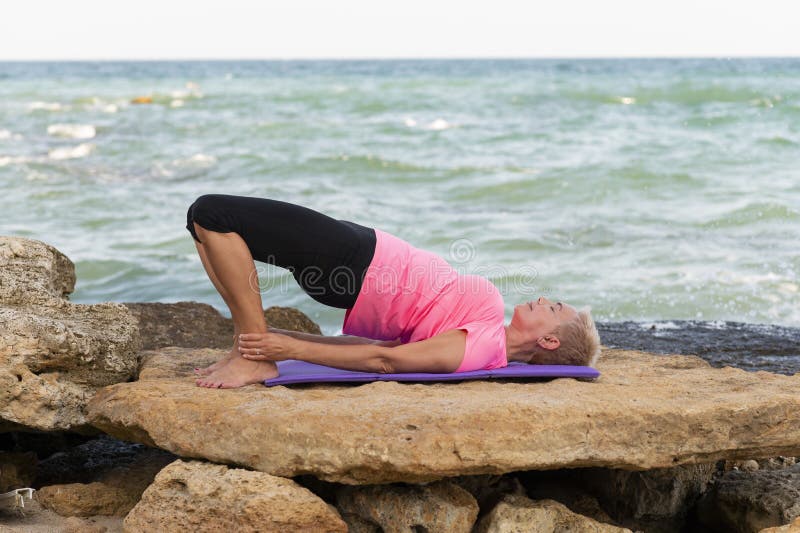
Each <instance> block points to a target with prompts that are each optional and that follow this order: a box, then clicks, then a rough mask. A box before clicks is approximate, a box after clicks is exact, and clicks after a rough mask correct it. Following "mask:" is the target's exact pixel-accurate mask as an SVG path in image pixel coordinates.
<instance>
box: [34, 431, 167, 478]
mask: <svg viewBox="0 0 800 533" xmlns="http://www.w3.org/2000/svg"><path fill="white" fill-rule="evenodd" d="M152 453H156V454H157V455H163V456H164V464H167V463H169V462H171V461H173V460H174V459H175V457H176V456H175V455H173V454H171V453H169V452H166V451H163V450H158V449H154V448H149V447H148V446H145V445H144V444H136V443H132V442H125V441H121V440H117V439H115V438H113V437H109V436H108V435H103V436H101V437H99V438H96V439H92V440H89V441H87V442H83V443H81V444H79V445H77V446H74V447H72V448H69V449H66V450H61V451H59V452H57V453H54V454H53V455H51V456H50V457H47V458H46V459H43V460H41V461H39V464H38V466H37V474H36V479H35V481H34V485H33V487H34V488H37V489H38V488H40V487H42V486H45V485H54V484H64V483H90V482H92V481H95V480H97V479H99V478H101V477H102V476H103V475H105V474H106V473H108V472H109V471H112V470H114V469H119V468H128V467H130V466H131V465H133V464H135V463H136V462H137V461H139V460H141V457H143V456H147V455H148V454H152Z"/></svg>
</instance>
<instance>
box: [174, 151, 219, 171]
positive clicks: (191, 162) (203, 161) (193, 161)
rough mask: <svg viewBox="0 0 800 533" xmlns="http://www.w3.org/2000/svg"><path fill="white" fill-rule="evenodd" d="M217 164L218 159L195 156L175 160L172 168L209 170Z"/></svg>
mask: <svg viewBox="0 0 800 533" xmlns="http://www.w3.org/2000/svg"><path fill="white" fill-rule="evenodd" d="M216 164H217V158H216V157H214V156H213V155H208V154H202V153H200V154H194V155H193V156H191V157H186V158H183V159H173V160H172V166H174V167H175V168H208V167H212V166H214V165H216Z"/></svg>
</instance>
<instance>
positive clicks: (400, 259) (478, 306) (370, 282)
mask: <svg viewBox="0 0 800 533" xmlns="http://www.w3.org/2000/svg"><path fill="white" fill-rule="evenodd" d="M375 236H376V243H375V255H374V256H373V257H372V262H370V264H369V267H368V268H367V271H366V273H365V275H364V282H363V284H362V286H361V291H360V292H359V293H358V297H357V298H356V302H355V304H354V305H353V307H352V308H350V309H348V310H347V311H346V312H345V315H344V323H343V324H342V333H344V334H345V335H358V336H361V337H367V338H370V339H377V340H395V339H398V338H399V339H400V341H401V342H402V343H404V344H405V343H408V342H415V341H420V340H424V339H428V338H430V337H433V336H434V335H437V334H439V333H442V332H444V331H448V330H451V329H464V330H466V331H467V343H466V349H465V352H464V359H463V360H462V361H461V365H460V366H459V367H458V368H457V369H456V372H467V371H469V370H483V369H485V370H489V369H493V368H502V367H505V366H507V365H508V361H507V360H506V337H505V325H504V321H505V316H504V312H505V311H504V305H503V297H502V295H501V294H500V291H499V290H498V288H497V287H496V286H495V285H494V284H492V282H491V281H489V280H488V279H486V278H484V277H481V276H474V275H461V274H459V273H458V272H456V271H455V269H453V267H451V266H450V264H449V263H447V261H445V260H444V259H442V258H441V257H440V256H438V255H436V254H434V253H431V252H427V251H425V250H421V249H419V248H416V247H414V246H412V245H411V244H409V243H407V242H406V241H404V240H402V239H400V238H398V237H395V236H394V235H392V234H390V233H386V232H385V231H381V230H379V229H377V228H376V229H375Z"/></svg>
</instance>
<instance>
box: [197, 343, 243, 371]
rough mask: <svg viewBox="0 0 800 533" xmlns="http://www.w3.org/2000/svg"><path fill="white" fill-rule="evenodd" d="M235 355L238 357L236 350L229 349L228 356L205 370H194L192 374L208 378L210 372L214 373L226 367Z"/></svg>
mask: <svg viewBox="0 0 800 533" xmlns="http://www.w3.org/2000/svg"><path fill="white" fill-rule="evenodd" d="M237 355H239V350H238V348H231V351H230V352H228V354H227V355H226V356H225V357H223V358H222V359H220V360H219V361H217V362H216V363H213V364H211V365H209V366H207V367H205V368H195V369H194V373H195V375H197V376H208V375H209V374H211V373H212V372H214V371H216V370H217V369H218V368H222V367H223V366H225V365H227V364H228V361H230V360H231V359H233V358H234V357H236V356H237Z"/></svg>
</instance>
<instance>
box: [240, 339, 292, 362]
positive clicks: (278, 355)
mask: <svg viewBox="0 0 800 533" xmlns="http://www.w3.org/2000/svg"><path fill="white" fill-rule="evenodd" d="M293 342H294V339H293V338H292V337H290V336H288V335H282V334H280V333H271V332H268V333H242V334H241V335H239V353H240V354H241V355H242V357H244V358H245V359H250V360H251V361H283V360H285V359H294V358H295V357H294V356H293Z"/></svg>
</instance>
